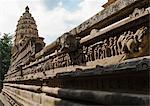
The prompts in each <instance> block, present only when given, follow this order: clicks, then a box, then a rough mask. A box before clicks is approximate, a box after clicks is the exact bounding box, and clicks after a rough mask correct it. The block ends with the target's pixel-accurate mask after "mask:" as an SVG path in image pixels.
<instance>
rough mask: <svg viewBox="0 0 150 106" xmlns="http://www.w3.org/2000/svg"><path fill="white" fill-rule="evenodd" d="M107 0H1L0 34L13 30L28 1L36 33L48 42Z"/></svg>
mask: <svg viewBox="0 0 150 106" xmlns="http://www.w3.org/2000/svg"><path fill="white" fill-rule="evenodd" d="M106 2H107V0H0V37H1V36H2V35H3V33H10V34H12V35H14V34H15V30H16V25H17V21H18V20H19V18H20V16H21V15H22V13H24V12H25V7H26V6H27V5H28V6H29V8H30V13H31V14H32V16H33V17H34V19H35V20H36V24H37V29H38V31H39V36H40V37H44V38H45V39H44V41H45V42H46V44H50V43H51V42H53V41H54V40H55V39H57V37H58V36H61V35H62V34H63V33H65V32H67V31H70V30H71V29H73V28H74V27H77V26H78V25H79V24H81V23H82V22H84V21H85V20H87V19H89V18H90V17H92V16H93V15H95V14H96V13H98V12H100V11H101V10H102V9H103V8H102V7H101V6H102V5H103V4H105V3H106Z"/></svg>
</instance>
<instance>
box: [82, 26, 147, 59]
mask: <svg viewBox="0 0 150 106" xmlns="http://www.w3.org/2000/svg"><path fill="white" fill-rule="evenodd" d="M146 31H147V27H144V26H143V27H141V28H139V29H138V30H137V31H136V32H135V33H134V32H132V31H127V32H124V33H123V34H121V35H120V36H114V37H109V38H108V39H105V40H103V41H101V42H102V43H100V44H94V45H95V46H89V47H86V46H83V54H84V58H85V59H86V61H93V60H96V59H103V58H107V57H111V56H116V55H120V54H125V53H128V54H133V53H135V52H139V51H140V50H141V47H144V46H143V45H142V46H141V44H142V42H146V40H148V38H147V37H146V34H145V33H146ZM92 33H93V30H92ZM95 33H96V32H95Z"/></svg>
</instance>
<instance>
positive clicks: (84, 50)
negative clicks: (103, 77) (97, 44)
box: [83, 46, 88, 62]
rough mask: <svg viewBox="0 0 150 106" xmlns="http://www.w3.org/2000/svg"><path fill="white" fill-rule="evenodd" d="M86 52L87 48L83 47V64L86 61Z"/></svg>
mask: <svg viewBox="0 0 150 106" xmlns="http://www.w3.org/2000/svg"><path fill="white" fill-rule="evenodd" d="M87 51H88V48H87V47H86V46H83V61H84V62H87V61H88V56H87Z"/></svg>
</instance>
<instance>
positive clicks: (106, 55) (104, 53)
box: [102, 39, 110, 58]
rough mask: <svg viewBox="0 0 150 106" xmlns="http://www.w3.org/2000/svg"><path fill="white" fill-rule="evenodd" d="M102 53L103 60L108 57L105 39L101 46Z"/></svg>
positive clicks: (108, 52) (108, 51)
mask: <svg viewBox="0 0 150 106" xmlns="http://www.w3.org/2000/svg"><path fill="white" fill-rule="evenodd" d="M102 51H103V58H106V57H110V50H109V47H108V41H107V39H105V40H104V44H103V46H102Z"/></svg>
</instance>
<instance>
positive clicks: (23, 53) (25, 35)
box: [11, 6, 45, 66]
mask: <svg viewBox="0 0 150 106" xmlns="http://www.w3.org/2000/svg"><path fill="white" fill-rule="evenodd" d="M43 40H44V38H42V37H39V35H38V30H37V25H36V22H35V20H34V18H33V17H32V15H31V13H30V12H29V7H28V6H27V7H26V8H25V12H24V13H23V15H22V16H21V17H20V19H19V21H18V24H17V28H16V33H15V40H14V47H13V48H12V60H11V61H12V62H13V65H15V66H20V64H21V65H25V64H28V61H31V60H32V59H33V60H34V57H35V54H36V53H37V52H39V51H40V50H42V48H43V47H44V46H45V43H44V42H43ZM23 58H24V59H23Z"/></svg>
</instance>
